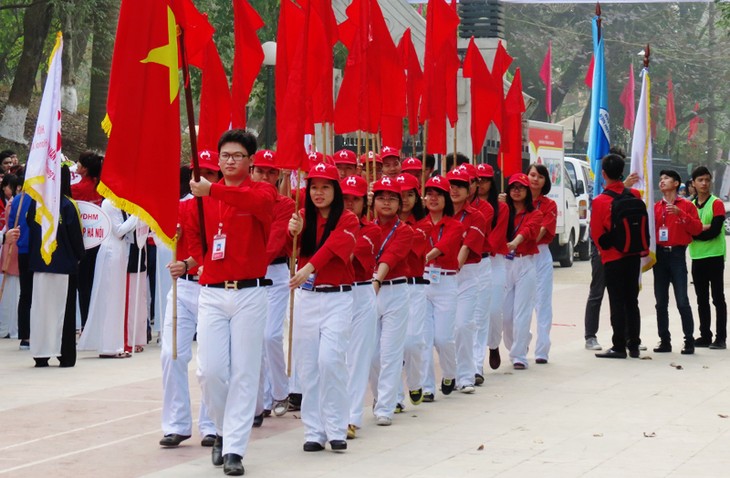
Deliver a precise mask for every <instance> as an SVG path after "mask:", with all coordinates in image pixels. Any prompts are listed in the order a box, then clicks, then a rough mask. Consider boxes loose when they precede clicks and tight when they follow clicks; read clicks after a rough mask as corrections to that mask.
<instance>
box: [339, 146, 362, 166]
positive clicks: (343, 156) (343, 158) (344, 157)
mask: <svg viewBox="0 0 730 478" xmlns="http://www.w3.org/2000/svg"><path fill="white" fill-rule="evenodd" d="M335 164H350V165H352V166H357V155H356V154H355V153H354V152H352V151H350V150H349V149H341V150H339V151H337V152H336V153H335Z"/></svg>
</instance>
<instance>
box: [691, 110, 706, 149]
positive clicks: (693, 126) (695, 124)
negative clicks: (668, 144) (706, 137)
mask: <svg viewBox="0 0 730 478" xmlns="http://www.w3.org/2000/svg"><path fill="white" fill-rule="evenodd" d="M699 110H700V104H699V103H695V107H694V109H693V110H692V111H694V113H695V116H694V118H692V119H691V120H689V132H688V133H687V141H690V140H691V139H692V138H694V137H695V135H696V134H697V129H698V128H699V127H700V123H704V122H705V121H704V120H703V119H702V118H700V116H699V115H698V114H697V112H698V111H699Z"/></svg>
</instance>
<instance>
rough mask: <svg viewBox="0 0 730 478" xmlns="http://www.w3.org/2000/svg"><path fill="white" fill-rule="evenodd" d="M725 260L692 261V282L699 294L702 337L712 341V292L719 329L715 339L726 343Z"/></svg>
mask: <svg viewBox="0 0 730 478" xmlns="http://www.w3.org/2000/svg"><path fill="white" fill-rule="evenodd" d="M724 273H725V258H724V257H723V256H717V257H708V258H706V259H696V260H693V261H692V281H693V282H694V283H695V294H697V315H698V316H699V320H700V337H701V338H703V339H708V340H712V328H711V325H712V314H711V310H710V290H711V291H712V304H713V305H714V306H715V320H716V321H717V329H716V331H715V332H716V333H715V339H716V340H718V341H720V342H725V340H726V339H727V304H726V303H725V292H724V288H725V285H724V283H723V274H724Z"/></svg>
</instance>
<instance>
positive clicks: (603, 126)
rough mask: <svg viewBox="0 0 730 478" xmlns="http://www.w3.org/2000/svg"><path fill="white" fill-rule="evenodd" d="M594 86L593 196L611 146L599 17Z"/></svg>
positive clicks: (600, 184)
mask: <svg viewBox="0 0 730 478" xmlns="http://www.w3.org/2000/svg"><path fill="white" fill-rule="evenodd" d="M593 58H594V66H593V87H592V89H591V122H590V128H591V129H590V133H589V136H588V151H587V155H588V160H589V161H590V163H591V170H592V171H593V181H594V183H593V184H594V187H593V197H595V196H596V195H598V194H601V191H603V176H602V175H601V159H602V158H603V157H604V156H605V155H607V154H608V150H609V149H610V148H611V143H610V141H609V136H610V135H609V131H610V128H609V125H608V87H607V86H606V64H605V59H604V56H603V35H601V37H600V38H599V34H598V17H593Z"/></svg>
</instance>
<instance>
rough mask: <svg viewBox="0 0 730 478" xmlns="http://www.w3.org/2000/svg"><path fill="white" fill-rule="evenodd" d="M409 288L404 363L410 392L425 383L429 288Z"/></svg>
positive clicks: (424, 286)
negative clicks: (424, 362)
mask: <svg viewBox="0 0 730 478" xmlns="http://www.w3.org/2000/svg"><path fill="white" fill-rule="evenodd" d="M408 287H409V289H410V294H409V302H410V310H409V314H408V328H407V330H406V344H405V349H404V351H403V361H404V363H405V366H404V368H405V372H406V387H407V388H408V390H418V389H419V388H422V387H423V381H424V375H423V372H424V366H423V356H424V354H425V353H426V338H425V337H424V322H425V319H426V287H427V286H426V285H424V284H412V285H409V286H408ZM399 401H400V399H399Z"/></svg>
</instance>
